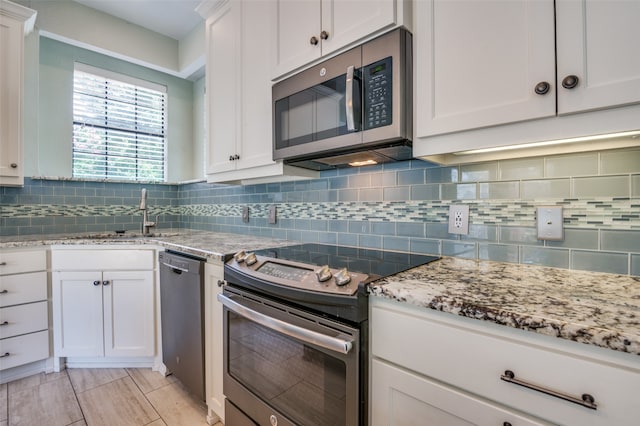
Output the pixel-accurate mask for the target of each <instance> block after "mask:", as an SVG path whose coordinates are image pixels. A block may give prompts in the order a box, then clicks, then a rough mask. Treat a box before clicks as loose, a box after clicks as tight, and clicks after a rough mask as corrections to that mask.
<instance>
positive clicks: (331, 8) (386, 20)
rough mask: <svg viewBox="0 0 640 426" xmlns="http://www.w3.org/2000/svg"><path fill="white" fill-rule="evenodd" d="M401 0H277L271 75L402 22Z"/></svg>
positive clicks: (287, 70)
mask: <svg viewBox="0 0 640 426" xmlns="http://www.w3.org/2000/svg"><path fill="white" fill-rule="evenodd" d="M405 14H407V8H406V5H405V1H404V0H377V1H367V2H363V1H359V0H309V1H299V0H277V1H276V7H275V11H274V17H273V21H274V23H275V25H274V26H273V30H272V34H273V45H274V53H273V55H272V61H273V62H272V67H273V77H274V78H277V77H279V76H282V75H284V74H287V73H289V72H291V71H294V70H296V69H298V68H300V67H302V66H304V65H306V64H308V63H310V62H313V61H314V60H316V59H318V58H320V57H322V56H325V55H328V54H331V53H333V52H336V51H338V50H340V49H342V48H343V47H345V46H349V45H352V44H354V43H355V42H357V41H360V40H363V39H365V38H366V37H368V36H370V35H373V34H378V33H380V32H382V31H384V30H386V29H389V28H393V27H395V26H398V25H403V24H405V21H407V22H408V21H409V19H407V18H406V17H405Z"/></svg>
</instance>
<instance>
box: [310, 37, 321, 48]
mask: <svg viewBox="0 0 640 426" xmlns="http://www.w3.org/2000/svg"><path fill="white" fill-rule="evenodd" d="M309 43H310V44H311V45H312V46H317V45H318V43H319V40H318V37H316V36H313V37H311V38H310V39H309Z"/></svg>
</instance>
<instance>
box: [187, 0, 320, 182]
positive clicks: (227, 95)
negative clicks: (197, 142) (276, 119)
mask: <svg viewBox="0 0 640 426" xmlns="http://www.w3.org/2000/svg"><path fill="white" fill-rule="evenodd" d="M303 3H306V2H303ZM207 5H208V6H209V7H208V8H207V7H205V6H207ZM201 6H202V8H200V10H199V12H200V13H201V14H205V15H206V16H207V20H206V24H205V25H206V39H207V75H206V86H207V93H206V102H207V111H208V112H207V114H208V115H207V134H208V141H207V153H206V155H207V161H206V174H207V181H208V182H237V181H242V180H249V179H283V178H286V177H296V176H298V175H302V176H316V174H315V173H312V172H309V171H308V170H302V169H297V168H288V167H286V166H285V165H284V164H283V163H282V162H281V161H273V148H272V124H271V120H272V118H271V79H270V74H269V64H270V63H271V57H272V49H271V39H270V38H269V34H270V31H271V21H270V20H269V17H270V16H271V14H272V10H273V8H274V7H275V3H274V2H272V1H241V0H222V1H214V2H209V1H207V2H203V3H202V4H201Z"/></svg>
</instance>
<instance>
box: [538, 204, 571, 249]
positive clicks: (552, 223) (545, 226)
mask: <svg viewBox="0 0 640 426" xmlns="http://www.w3.org/2000/svg"><path fill="white" fill-rule="evenodd" d="M536 220H537V226H538V239H539V240H550V241H562V240H564V226H563V218H562V206H541V207H538V208H537V209H536Z"/></svg>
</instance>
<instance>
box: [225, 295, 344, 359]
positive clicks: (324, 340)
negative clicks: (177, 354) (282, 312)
mask: <svg viewBox="0 0 640 426" xmlns="http://www.w3.org/2000/svg"><path fill="white" fill-rule="evenodd" d="M218 301H219V302H220V303H222V304H223V305H224V306H225V307H226V308H227V309H229V310H230V311H231V312H233V313H235V314H238V315H240V316H241V317H244V318H247V319H249V320H251V321H254V322H256V323H258V324H260V325H262V326H264V327H267V328H269V329H271V330H274V331H277V332H280V333H282V334H286V335H287V336H289V337H293V338H294V339H298V340H301V341H303V342H306V343H309V344H313V345H316V346H321V347H323V348H325V349H329V350H330V351H333V352H338V353H342V354H348V353H349V352H350V351H351V348H352V347H353V342H351V341H347V340H343V339H338V338H335V337H331V336H327V335H325V334H322V333H318V332H316V331H312V330H308V329H306V328H303V327H299V326H297V325H294V324H289V323H288V322H285V321H281V320H279V319H277V318H272V317H270V316H268V315H265V314H262V313H260V312H258V311H255V310H253V309H251V308H248V307H246V306H244V305H241V304H240V303H238V302H236V301H234V300H232V299H230V298H229V297H227V296H225V295H223V294H218Z"/></svg>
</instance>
